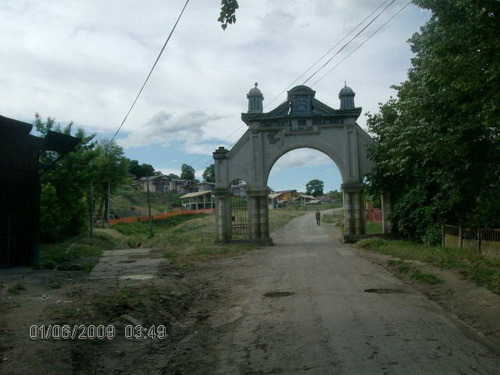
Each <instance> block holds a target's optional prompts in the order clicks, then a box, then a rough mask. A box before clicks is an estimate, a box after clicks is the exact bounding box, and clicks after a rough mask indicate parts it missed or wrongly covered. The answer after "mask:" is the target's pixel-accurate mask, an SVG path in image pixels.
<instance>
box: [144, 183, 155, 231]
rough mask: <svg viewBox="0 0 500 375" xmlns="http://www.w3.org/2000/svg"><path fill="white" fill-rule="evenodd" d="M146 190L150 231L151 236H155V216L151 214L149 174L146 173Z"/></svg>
mask: <svg viewBox="0 0 500 375" xmlns="http://www.w3.org/2000/svg"><path fill="white" fill-rule="evenodd" d="M146 190H147V197H148V216H149V232H150V235H151V237H153V236H154V233H153V217H152V216H151V200H150V199H149V175H147V174H146Z"/></svg>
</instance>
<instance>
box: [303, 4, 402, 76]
mask: <svg viewBox="0 0 500 375" xmlns="http://www.w3.org/2000/svg"><path fill="white" fill-rule="evenodd" d="M395 1H396V0H392V1H391V2H390V3H389V4H388V5H387V6H386V7H385V8H384V9H383V10H382V11H381V12H380V13H379V14H377V15H376V16H375V17H374V18H373V19H372V20H371V21H370V22H369V23H368V24H367V25H366V26H365V27H363V28H362V29H361V31H359V32H358V33H357V34H356V35H355V36H354V37H352V38H351V40H349V41H348V42H347V43H346V44H344V45H343V46H342V47H341V48H340V49H339V50H338V51H337V52H336V53H335V54H334V55H333V56H332V57H330V58H329V59H328V60H327V61H326V62H325V63H324V64H323V65H322V66H321V67H320V68H319V69H317V70H316V71H315V72H314V73H313V74H312V75H311V76H309V78H307V79H306V80H305V81H304V82H303V83H302V84H303V85H305V84H306V83H307V82H308V81H309V80H310V79H311V78H313V77H314V76H315V75H316V74H318V73H319V72H320V71H321V70H322V69H323V68H324V67H326V66H327V65H328V64H329V63H330V62H331V61H332V60H333V59H334V58H335V57H336V56H337V55H338V54H339V53H340V52H342V51H343V50H344V48H346V47H347V46H348V45H349V44H351V43H352V42H353V41H354V40H355V39H356V38H357V37H358V36H359V35H361V33H362V32H363V31H365V30H366V29H367V28H368V27H369V26H370V25H371V24H372V23H373V22H375V21H376V20H377V18H379V17H380V16H381V15H382V14H383V13H384V12H385V11H386V10H387V9H388V8H389V7H390V6H391V5H392V4H394V2H395Z"/></svg>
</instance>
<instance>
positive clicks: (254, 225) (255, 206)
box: [247, 189, 260, 240]
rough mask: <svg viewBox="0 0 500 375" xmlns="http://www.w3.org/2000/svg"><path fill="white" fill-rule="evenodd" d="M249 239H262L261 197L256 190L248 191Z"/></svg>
mask: <svg viewBox="0 0 500 375" xmlns="http://www.w3.org/2000/svg"><path fill="white" fill-rule="evenodd" d="M247 209H248V238H250V239H252V240H254V239H258V238H260V207H259V196H258V194H257V193H256V192H255V191H254V190H250V189H248V190H247Z"/></svg>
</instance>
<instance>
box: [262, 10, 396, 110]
mask: <svg viewBox="0 0 500 375" xmlns="http://www.w3.org/2000/svg"><path fill="white" fill-rule="evenodd" d="M388 1H389V0H384V1H382V3H381V4H380V5H379V6H378V7H377V8H375V9H374V10H373V11H372V12H371V13H370V14H369V15H367V16H366V17H365V18H363V20H362V21H361V22H360V23H358V24H357V25H356V27H355V28H354V29H352V30H351V31H349V32H348V33H347V34H346V35H344V37H343V38H342V39H340V40H339V41H338V42H337V43H335V45H334V46H333V47H331V48H330V49H329V50H328V51H327V52H325V53H324V54H323V56H321V57H320V58H319V59H317V60H316V61H315V62H314V63H313V64H312V65H311V66H310V67H309V68H307V70H306V71H305V72H304V73H302V74H301V75H300V76H298V77H297V78H296V79H295V80H294V81H293V82H292V83H290V84H289V85H288V86H287V87H286V88H285V89H284V90H283V91H281V92H280V93H279V94H278V95H276V96H275V97H274V98H273V99H271V100H270V101H269V102H268V103H267V104H266V105H265V106H264V108H266V107H268V106H269V105H271V103H273V102H274V101H275V100H276V99H278V98H279V97H281V95H283V94H284V93H285V92H286V90H288V89H289V88H290V87H292V86H293V85H294V84H295V83H297V82H298V81H299V79H301V78H302V77H304V76H305V75H306V74H307V73H309V72H310V71H311V69H312V68H314V67H315V66H316V65H318V63H319V62H320V61H321V60H323V59H324V58H325V57H326V56H328V54H329V53H330V52H332V51H333V50H334V49H335V48H336V47H337V46H338V45H339V44H340V43H342V42H343V41H344V40H345V39H347V37H348V36H349V35H351V34H352V33H353V32H354V31H356V30H357V29H358V28H359V27H360V26H361V25H362V24H363V23H365V21H366V20H367V19H369V18H370V17H371V16H372V15H373V14H374V13H375V12H376V11H377V10H379V9H380V8H381V7H383V6H384V4H385V3H387V2H388Z"/></svg>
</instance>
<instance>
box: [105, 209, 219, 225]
mask: <svg viewBox="0 0 500 375" xmlns="http://www.w3.org/2000/svg"><path fill="white" fill-rule="evenodd" d="M214 212H215V209H213V208H211V209H203V210H184V211H174V212H167V213H164V214H157V215H153V220H162V219H166V218H169V217H172V216H177V215H187V214H213V213H214ZM148 220H149V216H131V217H122V218H120V219H110V220H109V226H113V225H116V224H118V223H133V222H136V221H148Z"/></svg>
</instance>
